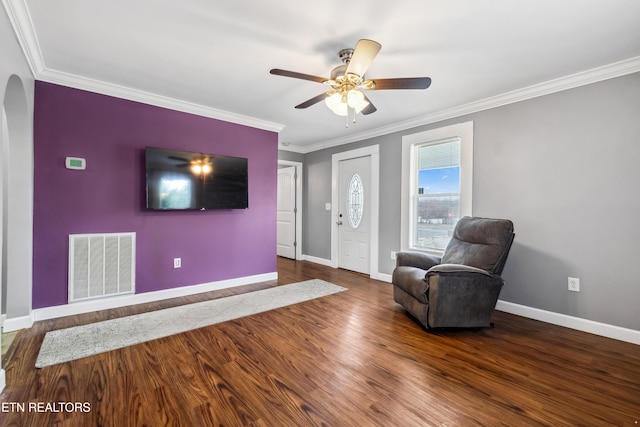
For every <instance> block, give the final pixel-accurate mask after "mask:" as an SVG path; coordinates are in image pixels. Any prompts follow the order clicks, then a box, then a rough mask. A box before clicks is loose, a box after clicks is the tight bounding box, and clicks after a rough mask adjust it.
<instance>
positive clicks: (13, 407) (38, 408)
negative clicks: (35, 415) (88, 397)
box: [0, 402, 91, 413]
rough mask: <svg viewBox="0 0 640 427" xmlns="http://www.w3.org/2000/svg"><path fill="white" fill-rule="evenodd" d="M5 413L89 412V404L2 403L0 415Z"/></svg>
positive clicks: (0, 404)
mask: <svg viewBox="0 0 640 427" xmlns="http://www.w3.org/2000/svg"><path fill="white" fill-rule="evenodd" d="M7 412H64V413H73V412H91V403H89V402H2V403H0V413H7Z"/></svg>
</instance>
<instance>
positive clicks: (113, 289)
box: [69, 233, 136, 302]
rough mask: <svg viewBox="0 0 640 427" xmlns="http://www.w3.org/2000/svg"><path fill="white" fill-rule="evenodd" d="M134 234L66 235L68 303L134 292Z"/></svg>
mask: <svg viewBox="0 0 640 427" xmlns="http://www.w3.org/2000/svg"><path fill="white" fill-rule="evenodd" d="M135 259H136V233H110V234H71V235H69V302H77V301H82V300H86V299H93V298H101V297H108V296H113V295H122V294H131V293H133V292H134V290H135V277H136V274H135Z"/></svg>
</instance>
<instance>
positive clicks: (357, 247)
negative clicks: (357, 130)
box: [338, 156, 371, 274]
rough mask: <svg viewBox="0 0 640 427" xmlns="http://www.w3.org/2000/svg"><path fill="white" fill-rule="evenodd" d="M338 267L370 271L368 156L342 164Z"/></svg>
mask: <svg viewBox="0 0 640 427" xmlns="http://www.w3.org/2000/svg"><path fill="white" fill-rule="evenodd" d="M338 176H339V183H338V186H339V200H338V225H339V227H338V247H339V254H338V267H340V268H345V269H347V270H353V271H357V272H359V273H364V274H369V270H370V255H369V254H370V252H371V248H370V245H371V242H370V232H369V227H370V226H371V224H370V222H371V206H370V205H369V199H370V195H371V185H370V184H371V160H370V158H369V157H368V156H367V157H358V158H355V159H349V160H342V161H340V163H339V175H338Z"/></svg>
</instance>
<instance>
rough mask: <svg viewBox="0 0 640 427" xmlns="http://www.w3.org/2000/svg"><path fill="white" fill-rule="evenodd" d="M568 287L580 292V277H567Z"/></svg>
mask: <svg viewBox="0 0 640 427" xmlns="http://www.w3.org/2000/svg"><path fill="white" fill-rule="evenodd" d="M568 289H569V290H570V291H572V292H580V279H578V278H577V277H569V285H568Z"/></svg>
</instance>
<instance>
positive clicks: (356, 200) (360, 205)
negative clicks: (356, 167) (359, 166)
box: [347, 173, 364, 229]
mask: <svg viewBox="0 0 640 427" xmlns="http://www.w3.org/2000/svg"><path fill="white" fill-rule="evenodd" d="M347 210H348V212H349V215H348V218H349V224H350V225H351V228H354V229H355V228H358V226H360V222H361V221H362V213H363V210H364V189H363V187H362V180H361V179H360V175H358V174H357V173H354V174H353V175H351V179H350V180H349V189H348V191H347Z"/></svg>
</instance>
